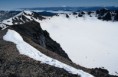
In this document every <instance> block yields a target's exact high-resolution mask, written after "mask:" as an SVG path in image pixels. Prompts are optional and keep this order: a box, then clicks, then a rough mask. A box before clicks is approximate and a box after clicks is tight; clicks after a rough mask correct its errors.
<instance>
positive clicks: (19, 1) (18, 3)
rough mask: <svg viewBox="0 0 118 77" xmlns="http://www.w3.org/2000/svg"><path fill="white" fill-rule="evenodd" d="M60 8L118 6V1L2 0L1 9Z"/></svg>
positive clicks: (0, 0) (0, 2) (0, 1)
mask: <svg viewBox="0 0 118 77" xmlns="http://www.w3.org/2000/svg"><path fill="white" fill-rule="evenodd" d="M60 6H72V7H74V6H75V7H76V6H82V7H83V6H85V7H88V6H118V0H0V9H16V8H31V7H60Z"/></svg>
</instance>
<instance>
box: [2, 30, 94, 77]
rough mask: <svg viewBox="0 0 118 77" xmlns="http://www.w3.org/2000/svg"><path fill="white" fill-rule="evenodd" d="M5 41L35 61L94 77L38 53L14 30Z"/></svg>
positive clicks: (5, 36)
mask: <svg viewBox="0 0 118 77" xmlns="http://www.w3.org/2000/svg"><path fill="white" fill-rule="evenodd" d="M3 39H4V40H6V41H10V42H13V43H15V44H16V47H17V49H18V50H19V52H20V54H23V55H26V56H28V57H30V58H33V59H34V60H37V61H41V62H42V63H46V64H49V65H52V66H55V67H58V68H63V69H65V70H66V71H68V72H69V73H72V74H77V75H80V76H81V77H93V76H92V75H90V74H88V73H86V72H84V71H82V70H79V69H75V68H73V67H71V66H69V65H66V64H64V63H62V62H60V61H58V60H56V59H53V58H50V57H48V56H46V55H44V54H43V53H41V52H40V51H38V50H37V49H35V48H34V47H32V46H31V45H30V44H28V43H26V42H25V41H24V40H23V38H22V37H21V36H20V34H19V33H17V32H16V31H14V30H10V29H9V30H8V32H7V33H6V35H4V37H3Z"/></svg>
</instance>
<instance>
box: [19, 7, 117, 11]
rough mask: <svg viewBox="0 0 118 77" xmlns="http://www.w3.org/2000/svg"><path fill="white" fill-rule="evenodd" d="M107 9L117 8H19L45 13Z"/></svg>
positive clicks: (115, 8) (113, 8) (114, 8)
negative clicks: (43, 11)
mask: <svg viewBox="0 0 118 77" xmlns="http://www.w3.org/2000/svg"><path fill="white" fill-rule="evenodd" d="M102 8H107V9H109V10H118V7H114V6H106V7H102V6H96V7H68V6H67V7H36V8H21V9H23V10H45V11H74V12H75V11H78V12H79V11H95V10H98V9H102Z"/></svg>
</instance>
